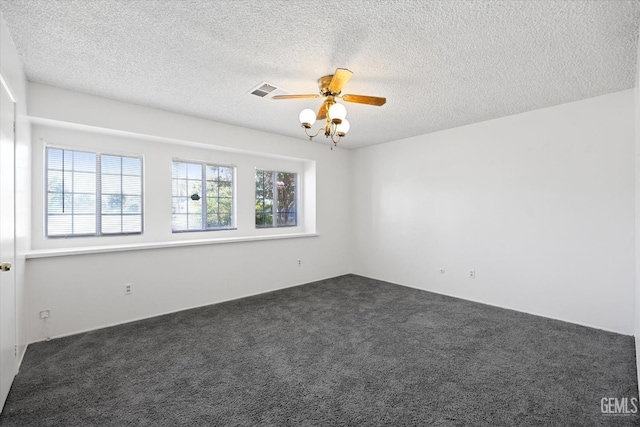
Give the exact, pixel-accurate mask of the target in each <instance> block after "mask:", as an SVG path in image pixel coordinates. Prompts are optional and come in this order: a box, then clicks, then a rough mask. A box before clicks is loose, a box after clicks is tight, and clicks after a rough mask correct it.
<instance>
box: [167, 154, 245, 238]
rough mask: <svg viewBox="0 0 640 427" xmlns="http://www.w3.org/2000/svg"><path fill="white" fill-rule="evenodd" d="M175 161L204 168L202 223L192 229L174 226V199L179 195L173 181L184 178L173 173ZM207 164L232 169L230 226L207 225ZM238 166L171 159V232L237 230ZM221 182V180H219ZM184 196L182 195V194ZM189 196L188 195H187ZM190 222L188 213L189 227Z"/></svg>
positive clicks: (202, 180) (202, 176)
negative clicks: (174, 189) (176, 193)
mask: <svg viewBox="0 0 640 427" xmlns="http://www.w3.org/2000/svg"><path fill="white" fill-rule="evenodd" d="M174 163H184V164H191V165H198V166H200V167H201V168H202V174H201V182H202V190H201V192H202V193H203V194H201V195H200V200H202V203H201V206H202V211H201V214H200V215H201V217H202V219H201V223H200V228H192V229H189V228H187V229H175V228H173V215H174V213H173V199H174V197H178V196H175V195H174V193H173V181H174V180H176V179H180V180H182V179H183V178H176V177H175V176H174V175H173V164H174ZM207 166H209V167H213V168H218V167H223V168H228V169H231V212H230V214H231V223H230V224H229V225H228V226H222V227H207V190H206V188H207V173H206V172H207ZM236 169H237V167H236V165H230V164H223V163H212V162H206V161H202V160H185V159H178V158H174V159H172V161H171V206H172V208H171V209H172V213H171V215H172V218H171V232H172V233H193V232H203V231H225V230H237V226H236V224H237V209H236V193H237V191H236V180H237V170H236ZM184 180H188V179H187V178H184ZM218 182H220V181H218ZM180 197H182V196H180ZM187 197H188V196H187ZM217 198H218V199H220V197H219V196H218V197H217ZM188 223H189V218H188V214H187V227H188Z"/></svg>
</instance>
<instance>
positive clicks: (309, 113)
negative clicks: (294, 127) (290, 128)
mask: <svg viewBox="0 0 640 427" xmlns="http://www.w3.org/2000/svg"><path fill="white" fill-rule="evenodd" d="M299 118H300V123H302V124H303V125H304V124H305V123H306V124H308V125H312V124H314V123H315V122H316V112H315V111H313V110H312V109H311V108H305V109H304V110H302V111H300V116H299Z"/></svg>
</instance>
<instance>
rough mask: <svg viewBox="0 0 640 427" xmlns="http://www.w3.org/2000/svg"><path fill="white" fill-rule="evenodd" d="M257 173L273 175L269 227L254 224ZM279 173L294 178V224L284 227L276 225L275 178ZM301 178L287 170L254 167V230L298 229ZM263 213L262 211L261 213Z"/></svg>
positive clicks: (254, 217)
mask: <svg viewBox="0 0 640 427" xmlns="http://www.w3.org/2000/svg"><path fill="white" fill-rule="evenodd" d="M258 172H270V173H272V174H273V177H274V178H273V183H274V185H273V189H272V192H273V205H272V210H271V214H272V217H273V220H272V222H271V225H258V224H256V214H257V211H256V209H255V203H256V199H257V189H256V177H257V174H258ZM279 173H287V174H292V175H294V176H295V193H294V194H295V204H294V206H295V224H284V225H279V224H278V218H277V217H278V212H277V210H276V209H277V206H278V191H277V188H276V185H277V177H278V174H279ZM301 176H302V173H300V172H291V171H287V170H277V169H272V168H259V167H256V168H255V171H254V177H253V204H254V212H253V224H254V228H255V229H258V230H260V229H272V228H292V227H299V226H300V199H301ZM263 212H264V211H263Z"/></svg>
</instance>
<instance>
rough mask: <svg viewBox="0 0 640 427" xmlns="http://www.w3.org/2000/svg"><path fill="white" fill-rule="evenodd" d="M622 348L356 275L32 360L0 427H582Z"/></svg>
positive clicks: (144, 324) (39, 352)
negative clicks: (528, 426)
mask: <svg viewBox="0 0 640 427" xmlns="http://www.w3.org/2000/svg"><path fill="white" fill-rule="evenodd" d="M604 397H616V398H624V397H627V398H632V397H634V398H637V397H638V392H637V380H636V368H635V349H634V340H633V337H630V336H624V335H618V334H614V333H609V332H605V331H601V330H597V329H591V328H586V327H582V326H578V325H574V324H570V323H565V322H560V321H556V320H550V319H546V318H542V317H537V316H532V315H528V314H523V313H519V312H516V311H511V310H505V309H500V308H496V307H491V306H488V305H483V304H478V303H473V302H469V301H465V300H461V299H456V298H450V297H446V296H442V295H437V294H433V293H430V292H425V291H420V290H415V289H411V288H406V287H401V286H397V285H393V284H389V283H385V282H380V281H376V280H372V279H367V278H364V277H360V276H355V275H346V276H341V277H337V278H333V279H328V280H323V281H320V282H315V283H310V284H307V285H303V286H298V287H294V288H289V289H285V290H280V291H276V292H271V293H267V294H262V295H258V296H254V297H249V298H243V299H239V300H235V301H230V302H225V303H221V304H216V305H211V306H207V307H202V308H197V309H192V310H188V311H183V312H179V313H175V314H170V315H165V316H160V317H155V318H152V319H148V320H143V321H138V322H133V323H128V324H125V325H120V326H115V327H111V328H106V329H100V330H97V331H93V332H88V333H83V334H80V335H74V336H70V337H66V338H60V339H54V340H51V341H49V342H41V343H36V344H32V345H30V346H29V348H28V350H27V353H26V356H25V359H24V362H23V364H22V367H21V370H20V373H19V374H18V375H17V376H16V378H15V382H14V384H13V387H12V389H11V392H10V394H9V397H8V399H7V403H6V405H5V408H4V410H3V412H2V414H1V415H0V424H1V425H2V426H196V425H201V426H208V425H216V426H217V425H220V426H227V425H228V426H287V425H295V426H298V425H302V426H334V425H335V426H347V425H348V426H359V425H362V426H376V425H393V426H402V425H407V426H417V425H434V426H445V425H460V426H516V425H544V426H586V425H617V426H619V425H638V424H640V416H639V415H637V414H634V415H626V416H613V415H603V414H602V412H601V399H602V398H604Z"/></svg>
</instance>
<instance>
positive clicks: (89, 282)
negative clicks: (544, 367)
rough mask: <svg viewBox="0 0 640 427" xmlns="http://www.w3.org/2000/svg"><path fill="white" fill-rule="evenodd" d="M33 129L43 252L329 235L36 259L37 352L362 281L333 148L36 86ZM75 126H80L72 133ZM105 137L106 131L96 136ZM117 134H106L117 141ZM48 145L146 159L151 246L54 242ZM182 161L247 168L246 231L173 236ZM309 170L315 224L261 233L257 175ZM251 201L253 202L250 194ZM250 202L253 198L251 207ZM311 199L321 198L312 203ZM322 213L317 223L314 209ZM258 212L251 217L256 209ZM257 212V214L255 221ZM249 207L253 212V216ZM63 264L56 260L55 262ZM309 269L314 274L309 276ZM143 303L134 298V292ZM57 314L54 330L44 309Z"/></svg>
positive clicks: (30, 321) (33, 310)
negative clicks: (181, 316) (308, 286)
mask: <svg viewBox="0 0 640 427" xmlns="http://www.w3.org/2000/svg"><path fill="white" fill-rule="evenodd" d="M29 103H30V105H29V114H30V115H31V116H32V117H34V118H35V120H34V123H36V124H35V125H34V126H33V139H34V149H33V151H34V153H33V159H34V163H33V194H34V197H33V199H34V209H33V212H34V217H33V222H34V234H33V237H32V240H33V245H34V249H36V250H35V251H33V252H31V253H32V254H42V252H43V251H44V252H46V251H50V250H52V249H53V248H55V247H64V248H69V247H74V248H78V246H83V245H87V246H96V245H103V244H108V245H122V244H128V243H149V242H156V243H157V242H163V241H165V242H173V243H175V241H176V239H179V240H180V239H189V240H191V239H210V238H215V237H218V236H220V237H236V236H256V235H261V234H273V233H274V232H276V233H278V234H281V233H286V232H294V233H298V234H299V233H304V232H307V233H308V232H317V233H318V234H319V235H318V236H317V237H300V238H291V239H283V240H267V241H249V242H239V243H217V244H208V245H200V246H188V247H168V248H162V249H145V250H136V251H127V252H109V253H96V254H75V255H65V256H53V257H44V258H29V259H28V260H27V280H28V284H29V287H28V295H27V301H28V304H27V308H26V318H27V325H28V340H29V341H37V340H41V339H43V338H45V337H47V336H51V337H55V336H61V335H67V334H72V333H77V332H80V331H83V330H89V329H94V328H99V327H103V326H108V325H112V324H116V323H121V322H126V321H131V320H134V319H138V318H144V317H149V316H154V315H157V314H161V313H167V312H172V311H177V310H181V309H185V308H189V307H194V306H200V305H207V304H211V303H215V302H219V301H224V300H227V299H233V298H239V297H242V296H246V295H251V294H255V293H260V292H266V291H270V290H274V289H277V288H282V287H287V286H292V285H296V284H302V283H306V282H310V281H313V280H318V279H323V278H327V277H333V276H337V275H341V274H346V273H348V272H349V271H350V264H349V254H350V250H349V240H348V230H349V228H348V223H347V219H346V218H345V216H344V214H343V212H344V211H345V209H346V206H347V205H348V200H349V192H348V187H346V186H345V185H344V184H345V182H347V180H348V178H349V174H348V168H349V164H350V163H349V158H350V153H349V152H348V151H345V150H341V149H338V150H335V149H334V150H333V151H331V150H329V148H328V147H327V146H323V145H320V144H317V143H313V142H309V141H306V140H305V139H304V138H300V139H293V138H287V137H283V136H278V135H273V134H268V133H264V132H258V131H254V130H249V129H243V128H238V127H235V126H229V125H224V124H220V123H216V122H212V121H207V120H202V119H196V118H192V117H186V116H182V115H178V114H173V113H169V112H165V111H160V110H155V109H151V108H146V107H141V106H136V105H131V104H126V103H121V102H117V101H112V100H107V99H103V98H98V97H93V96H89V95H84V94H79V93H75V92H69V91H65V90H62V89H58V88H53V87H49V86H45V85H40V84H30V85H29ZM65 123H72V124H73V125H66V124H65ZM96 128H100V130H98V129H96ZM105 129H106V130H105ZM45 143H49V144H54V145H62V146H65V145H68V146H72V147H84V148H87V147H95V149H97V150H103V151H108V150H109V149H113V150H116V151H117V152H131V153H139V154H143V156H144V158H145V181H146V184H145V191H146V196H145V210H146V213H145V233H144V235H142V236H126V237H122V236H121V237H104V238H69V239H63V240H60V239H49V240H46V239H44V237H43V228H42V222H43V212H42V200H43V181H44V180H43V176H42V150H43V145H44V144H45ZM173 157H176V158H185V159H193V160H200V159H202V160H208V161H221V162H222V163H234V164H236V165H237V166H238V208H239V210H242V213H241V214H240V215H239V217H238V230H237V231H222V232H202V233H182V234H179V235H173V234H171V231H170V229H171V224H170V217H171V215H170V191H171V190H170V174H171V167H170V162H171V159H172V158H173ZM267 166H269V167H282V168H287V169H291V168H296V167H297V168H301V169H300V170H301V171H303V170H304V172H305V181H306V182H309V181H310V180H309V179H307V178H308V177H313V176H314V175H315V178H316V179H317V182H316V183H315V184H316V185H315V195H313V192H312V191H311V190H310V189H308V188H305V189H304V190H305V198H307V199H308V198H311V199H313V200H308V201H307V202H308V203H305V224H304V225H303V226H301V227H297V228H296V229H287V230H283V229H280V230H275V231H274V230H255V228H254V227H253V222H252V213H253V200H252V198H253V187H252V185H253V184H252V182H253V181H252V177H253V173H254V168H255V167H267ZM240 193H242V195H241V194H240ZM247 194H249V196H248V197H247ZM307 196H309V197H307ZM314 203H315V204H317V208H316V209H315V214H314V212H312V210H313V209H312V208H313V205H314ZM245 205H246V206H245ZM247 206H249V207H250V209H248V212H249V213H247ZM243 207H244V208H245V209H243ZM54 255H55V254H54ZM298 259H301V260H302V265H301V266H298ZM125 283H133V294H132V295H128V296H125V295H124V284H125ZM45 309H48V310H50V311H51V317H50V318H49V319H48V320H47V321H46V323H45V322H44V321H42V320H40V319H39V317H38V313H39V311H40V310H45Z"/></svg>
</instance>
